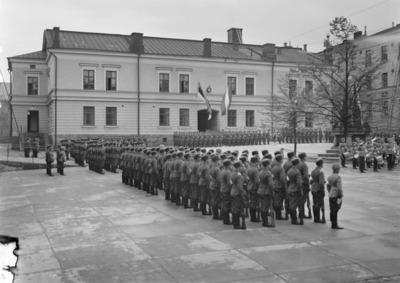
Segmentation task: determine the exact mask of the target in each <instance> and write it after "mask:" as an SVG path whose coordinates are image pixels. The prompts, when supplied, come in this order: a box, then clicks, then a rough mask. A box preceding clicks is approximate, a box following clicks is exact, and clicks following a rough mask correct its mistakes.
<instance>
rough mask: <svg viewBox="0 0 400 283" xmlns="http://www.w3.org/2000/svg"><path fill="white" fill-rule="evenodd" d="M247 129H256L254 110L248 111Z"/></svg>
mask: <svg viewBox="0 0 400 283" xmlns="http://www.w3.org/2000/svg"><path fill="white" fill-rule="evenodd" d="M246 127H254V110H246Z"/></svg>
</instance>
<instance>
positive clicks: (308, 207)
mask: <svg viewBox="0 0 400 283" xmlns="http://www.w3.org/2000/svg"><path fill="white" fill-rule="evenodd" d="M307 209H308V216H304V218H307V219H312V214H311V208H310V205H307Z"/></svg>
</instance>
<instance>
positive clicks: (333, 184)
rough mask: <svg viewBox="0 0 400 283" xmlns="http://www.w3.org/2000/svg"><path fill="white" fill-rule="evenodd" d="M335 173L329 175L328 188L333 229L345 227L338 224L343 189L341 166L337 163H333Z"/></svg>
mask: <svg viewBox="0 0 400 283" xmlns="http://www.w3.org/2000/svg"><path fill="white" fill-rule="evenodd" d="M332 170H333V173H332V175H330V176H329V177H328V185H327V189H328V192H329V207H330V210H331V211H330V214H331V222H332V229H343V227H340V226H339V225H338V220H337V215H338V212H339V209H340V208H341V207H342V199H343V189H342V178H341V177H340V176H339V171H340V166H339V164H337V163H335V164H333V165H332Z"/></svg>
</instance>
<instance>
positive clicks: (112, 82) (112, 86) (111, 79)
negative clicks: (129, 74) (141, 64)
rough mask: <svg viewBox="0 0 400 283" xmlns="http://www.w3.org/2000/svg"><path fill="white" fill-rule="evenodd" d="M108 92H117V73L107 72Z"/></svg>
mask: <svg viewBox="0 0 400 283" xmlns="http://www.w3.org/2000/svg"><path fill="white" fill-rule="evenodd" d="M106 90H117V72H116V71H106Z"/></svg>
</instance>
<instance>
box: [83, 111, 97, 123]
mask: <svg viewBox="0 0 400 283" xmlns="http://www.w3.org/2000/svg"><path fill="white" fill-rule="evenodd" d="M85 108H86V109H89V108H90V109H93V124H86V123H85V122H86V119H85V117H86V116H85ZM83 126H88V127H93V126H96V107H95V106H83Z"/></svg>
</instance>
